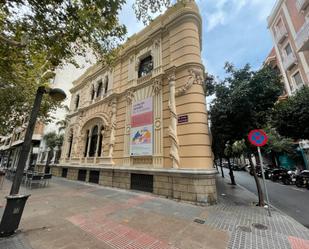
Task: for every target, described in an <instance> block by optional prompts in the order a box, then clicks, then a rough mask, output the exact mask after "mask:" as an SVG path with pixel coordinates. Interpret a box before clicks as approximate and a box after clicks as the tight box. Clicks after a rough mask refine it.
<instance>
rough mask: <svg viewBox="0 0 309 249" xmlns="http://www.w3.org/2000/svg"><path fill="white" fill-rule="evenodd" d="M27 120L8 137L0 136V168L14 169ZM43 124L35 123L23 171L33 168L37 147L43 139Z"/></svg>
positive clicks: (37, 151) (36, 156)
mask: <svg viewBox="0 0 309 249" xmlns="http://www.w3.org/2000/svg"><path fill="white" fill-rule="evenodd" d="M27 122H28V121H27V119H25V121H24V124H23V125H22V126H20V127H16V128H15V129H14V130H13V132H12V133H11V134H10V135H7V136H2V137H1V140H0V158H1V160H0V166H1V167H3V168H11V169H16V167H17V163H18V159H19V155H20V151H21V147H22V143H23V142H24V138H25V134H26V129H27ZM43 131H44V124H43V123H42V122H40V121H37V122H36V124H35V128H34V131H33V136H32V143H31V149H30V152H29V156H28V159H27V162H26V166H25V169H31V168H32V169H33V168H34V167H35V164H36V161H37V158H38V153H39V145H40V142H41V140H42V138H43Z"/></svg>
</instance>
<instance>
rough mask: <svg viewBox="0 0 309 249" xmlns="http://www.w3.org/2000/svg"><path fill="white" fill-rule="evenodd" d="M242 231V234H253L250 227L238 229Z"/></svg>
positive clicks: (239, 227)
mask: <svg viewBox="0 0 309 249" xmlns="http://www.w3.org/2000/svg"><path fill="white" fill-rule="evenodd" d="M237 228H238V229H239V230H240V231H242V232H246V233H251V232H252V231H251V228H250V227H246V226H238V227H237Z"/></svg>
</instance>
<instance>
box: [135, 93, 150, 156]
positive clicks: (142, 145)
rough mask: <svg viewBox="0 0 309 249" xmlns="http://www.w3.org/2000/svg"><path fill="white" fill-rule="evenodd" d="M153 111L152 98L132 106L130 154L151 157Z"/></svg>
mask: <svg viewBox="0 0 309 249" xmlns="http://www.w3.org/2000/svg"><path fill="white" fill-rule="evenodd" d="M152 133H153V111H152V98H147V99H144V100H141V101H137V102H135V103H133V104H132V116H131V135H130V154H131V156H151V155H152V135H153V134H152Z"/></svg>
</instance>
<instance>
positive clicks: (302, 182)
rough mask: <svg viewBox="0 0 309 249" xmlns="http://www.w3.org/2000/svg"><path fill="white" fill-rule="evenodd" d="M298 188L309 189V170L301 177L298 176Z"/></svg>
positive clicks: (300, 175)
mask: <svg viewBox="0 0 309 249" xmlns="http://www.w3.org/2000/svg"><path fill="white" fill-rule="evenodd" d="M295 184H296V186H297V187H299V188H301V187H306V188H307V189H309V170H303V171H302V172H301V173H300V174H299V175H297V176H296V182H295Z"/></svg>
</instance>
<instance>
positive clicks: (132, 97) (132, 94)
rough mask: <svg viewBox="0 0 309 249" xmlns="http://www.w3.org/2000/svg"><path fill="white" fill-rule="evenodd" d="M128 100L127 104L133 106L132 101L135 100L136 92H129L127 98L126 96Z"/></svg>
mask: <svg viewBox="0 0 309 249" xmlns="http://www.w3.org/2000/svg"><path fill="white" fill-rule="evenodd" d="M126 99H127V103H128V104H132V101H133V99H134V92H133V91H131V90H130V91H128V92H127V96H126Z"/></svg>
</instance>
